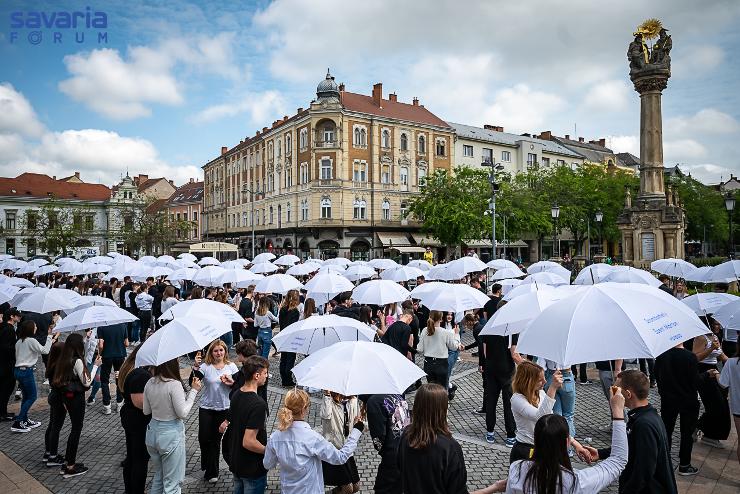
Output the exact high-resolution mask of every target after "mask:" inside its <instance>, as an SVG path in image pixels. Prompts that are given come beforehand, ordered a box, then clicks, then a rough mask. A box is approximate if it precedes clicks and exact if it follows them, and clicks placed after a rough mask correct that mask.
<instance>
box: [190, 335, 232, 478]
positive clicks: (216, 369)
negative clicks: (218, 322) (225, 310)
mask: <svg viewBox="0 0 740 494" xmlns="http://www.w3.org/2000/svg"><path fill="white" fill-rule="evenodd" d="M193 371H199V372H200V373H201V375H202V381H203V395H202V397H201V399H200V408H199V409H198V443H199V444H200V469H201V470H203V472H204V474H203V480H206V481H208V482H210V483H212V484H214V483H216V482H218V460H219V458H220V457H221V450H220V446H221V436H223V434H222V433H220V432H219V426H220V425H221V423H222V422H223V421H224V420H226V416H227V413H228V411H229V404H230V402H229V391H230V390H231V387H230V386H227V385H226V384H224V383H223V382H222V381H221V376H231V375H232V374H236V373H237V372H239V368H238V367H237V366H236V364H234V363H233V362H230V361H229V354H228V351H227V350H226V343H224V342H223V341H221V340H216V341H214V342H213V343H211V344H210V346H209V347H208V351H207V353H206V359H205V363H202V358H201V356H200V352H199V353H198V354H197V355H196V356H195V365H194V366H193Z"/></svg>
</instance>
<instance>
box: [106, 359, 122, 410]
mask: <svg viewBox="0 0 740 494" xmlns="http://www.w3.org/2000/svg"><path fill="white" fill-rule="evenodd" d="M124 360H125V359H124V358H122V357H121V358H118V357H116V358H111V357H103V365H101V366H100V389H101V391H103V405H110V386H109V384H110V375H111V370H114V371H117V370H119V369H120V368H121V365H123V361H124ZM114 380H115V379H114ZM122 401H123V395H122V394H121V391H120V390H119V389H118V381H116V403H121V402H122Z"/></svg>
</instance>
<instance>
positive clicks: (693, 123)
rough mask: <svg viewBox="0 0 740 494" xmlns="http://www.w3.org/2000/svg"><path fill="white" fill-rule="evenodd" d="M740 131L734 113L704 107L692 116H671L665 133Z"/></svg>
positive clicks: (686, 133)
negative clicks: (729, 113)
mask: <svg viewBox="0 0 740 494" xmlns="http://www.w3.org/2000/svg"><path fill="white" fill-rule="evenodd" d="M738 131H740V123H738V121H737V120H735V118H734V117H733V116H732V115H728V114H727V113H724V112H721V111H719V110H716V109H714V108H704V109H703V110H699V111H698V112H696V114H694V115H691V116H681V117H674V118H670V119H668V120H667V121H666V126H665V132H664V133H665V134H666V135H669V136H684V135H696V134H731V133H733V132H738Z"/></svg>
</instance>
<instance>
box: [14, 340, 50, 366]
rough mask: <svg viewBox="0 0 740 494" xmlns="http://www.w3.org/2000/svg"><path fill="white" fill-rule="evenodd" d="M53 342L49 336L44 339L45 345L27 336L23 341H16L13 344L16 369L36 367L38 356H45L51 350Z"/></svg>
mask: <svg viewBox="0 0 740 494" xmlns="http://www.w3.org/2000/svg"><path fill="white" fill-rule="evenodd" d="M52 343H53V340H52V338H51V336H47V337H46V344H45V345H44V346H41V344H40V343H39V342H38V341H36V338H34V337H33V336H29V337H28V338H26V339H25V340H18V341H16V342H15V366H16V367H32V366H34V365H36V362H38V360H39V355H47V354H48V353H49V350H51V344H52Z"/></svg>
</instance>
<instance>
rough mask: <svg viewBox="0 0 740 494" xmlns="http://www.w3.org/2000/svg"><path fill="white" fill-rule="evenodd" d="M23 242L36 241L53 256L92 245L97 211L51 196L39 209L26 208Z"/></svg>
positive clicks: (22, 228) (41, 248) (37, 244)
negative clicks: (91, 239) (63, 201)
mask: <svg viewBox="0 0 740 494" xmlns="http://www.w3.org/2000/svg"><path fill="white" fill-rule="evenodd" d="M21 230H22V234H23V243H24V244H26V245H28V244H29V242H35V245H36V247H37V248H38V249H40V250H41V251H44V252H46V253H48V254H50V255H53V256H56V255H65V254H67V253H69V252H70V251H71V248H72V247H77V246H82V245H90V241H89V238H90V235H91V234H92V232H93V231H94V230H95V213H94V211H93V209H92V208H90V207H86V206H84V205H80V206H69V205H68V204H65V203H62V202H60V201H58V200H56V199H55V198H53V197H51V198H49V200H48V201H46V202H45V203H44V204H43V205H42V206H41V208H40V209H38V210H31V209H27V210H26V211H25V212H24V213H23V217H22V218H21Z"/></svg>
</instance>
